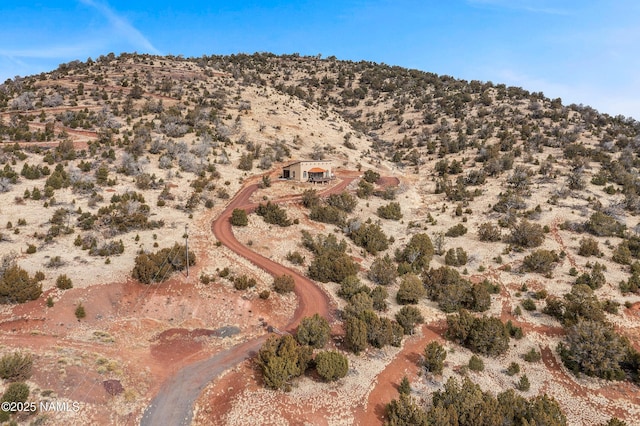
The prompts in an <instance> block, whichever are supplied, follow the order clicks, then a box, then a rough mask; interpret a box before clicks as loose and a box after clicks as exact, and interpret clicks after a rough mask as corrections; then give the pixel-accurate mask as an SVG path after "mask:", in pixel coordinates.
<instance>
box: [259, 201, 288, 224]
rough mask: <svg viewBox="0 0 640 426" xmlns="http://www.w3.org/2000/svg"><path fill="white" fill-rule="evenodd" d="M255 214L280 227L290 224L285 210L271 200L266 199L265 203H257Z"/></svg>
mask: <svg viewBox="0 0 640 426" xmlns="http://www.w3.org/2000/svg"><path fill="white" fill-rule="evenodd" d="M256 214H257V215H258V216H262V218H263V219H264V221H265V222H267V223H270V224H272V225H278V226H282V227H286V226H290V225H291V220H290V219H289V217H288V216H287V211H286V210H285V209H283V208H282V207H280V206H279V205H277V204H273V203H272V202H271V201H267V204H262V203H260V204H258V207H257V208H256Z"/></svg>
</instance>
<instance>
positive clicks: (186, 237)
mask: <svg viewBox="0 0 640 426" xmlns="http://www.w3.org/2000/svg"><path fill="white" fill-rule="evenodd" d="M184 251H185V255H186V256H185V258H186V259H187V277H189V225H185V226H184Z"/></svg>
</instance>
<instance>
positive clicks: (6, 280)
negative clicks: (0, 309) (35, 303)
mask: <svg viewBox="0 0 640 426" xmlns="http://www.w3.org/2000/svg"><path fill="white" fill-rule="evenodd" d="M0 273H1V275H0V304H9V303H24V302H27V301H29V300H35V299H37V298H38V297H40V295H41V294H42V284H40V281H42V279H44V276H42V279H40V277H39V276H38V275H41V274H36V275H35V276H34V277H30V276H29V273H28V272H27V271H25V270H24V269H22V268H21V267H19V266H18V265H17V264H15V263H13V264H11V265H9V266H8V267H7V268H6V269H4V271H0Z"/></svg>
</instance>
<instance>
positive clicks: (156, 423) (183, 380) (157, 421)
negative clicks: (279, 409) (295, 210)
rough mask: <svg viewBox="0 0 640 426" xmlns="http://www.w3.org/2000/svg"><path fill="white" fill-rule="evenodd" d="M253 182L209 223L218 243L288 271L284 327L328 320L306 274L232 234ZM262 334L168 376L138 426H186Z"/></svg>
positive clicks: (272, 269) (273, 269)
mask: <svg viewBox="0 0 640 426" xmlns="http://www.w3.org/2000/svg"><path fill="white" fill-rule="evenodd" d="M353 179H354V177H346V178H344V179H343V181H342V182H340V183H339V184H337V185H336V186H334V187H332V188H329V189H327V190H326V191H323V192H322V194H323V195H328V194H330V193H338V192H340V191H342V190H344V189H345V188H346V187H347V186H348V185H349V183H351V181H352V180H353ZM256 189H258V185H257V184H252V185H248V186H246V187H245V188H243V189H242V190H241V191H240V192H239V193H238V194H237V195H236V196H235V197H234V199H233V200H232V201H231V203H229V205H228V206H227V208H226V209H225V210H224V211H223V212H222V213H221V214H220V216H219V217H218V218H217V219H216V220H215V221H214V222H213V225H212V227H211V229H212V231H213V234H214V235H215V236H216V238H217V239H218V241H221V242H222V244H224V245H225V246H227V247H228V248H229V249H231V250H232V251H233V252H234V253H236V254H238V255H240V256H242V257H244V258H245V259H248V260H249V261H251V262H252V263H254V264H255V265H256V266H258V267H260V268H262V269H264V270H265V271H266V272H268V273H269V274H271V275H273V276H278V275H282V274H289V275H292V276H293V278H294V280H295V283H296V286H295V290H294V291H295V294H296V296H297V297H298V306H297V307H296V310H295V312H294V315H293V318H291V321H289V323H288V324H287V325H286V326H285V327H286V329H287V330H288V331H293V330H294V329H295V328H296V327H297V325H298V323H299V322H300V320H301V319H302V318H304V317H307V316H311V315H313V314H315V313H319V314H320V315H322V316H324V317H325V318H331V312H330V302H329V298H328V296H327V295H326V293H324V292H323V291H322V290H321V289H320V288H319V287H318V286H317V285H316V284H315V283H314V282H313V281H311V280H310V279H308V278H307V277H305V276H303V275H301V274H299V273H298V272H296V271H294V270H291V269H289V268H287V267H285V266H283V265H281V264H279V263H276V262H274V261H272V260H270V259H268V258H266V257H264V256H262V255H260V254H258V253H255V252H254V251H252V250H250V249H249V248H248V247H246V246H244V245H242V244H241V243H240V242H239V241H238V240H237V239H236V238H235V236H234V235H233V231H232V228H231V222H230V221H229V218H230V217H231V213H232V212H233V209H235V208H243V209H246V210H249V211H250V210H253V209H255V208H256V206H257V204H256V203H251V202H250V198H251V194H253V193H254V192H255V191H256ZM298 198H300V196H297V197H285V198H284V199H283V200H281V201H293V200H295V199H298ZM266 339H267V335H263V336H260V337H257V338H254V339H252V340H249V341H247V342H244V343H240V344H238V345H236V346H233V347H232V348H229V349H227V350H225V351H222V352H220V353H218V354H216V355H214V356H213V357H211V358H208V359H205V360H201V361H197V362H195V363H193V364H191V365H189V366H186V367H184V368H182V369H181V370H179V371H178V372H176V373H175V374H174V375H173V376H171V377H170V378H169V379H168V380H167V381H166V382H165V383H164V384H163V385H162V387H161V388H160V390H159V391H158V394H157V395H156V396H155V398H153V399H152V400H151V403H150V404H149V406H148V407H147V409H146V410H145V412H144V414H143V416H142V419H141V421H140V425H141V426H164V425H169V426H174V425H175V426H178V425H180V426H186V425H190V424H191V421H192V419H193V404H194V403H195V401H196V399H197V398H198V397H199V396H200V393H201V392H202V390H203V389H204V388H205V386H207V385H208V384H209V383H210V382H211V381H212V380H213V379H215V378H216V377H218V376H219V375H220V374H222V373H223V372H224V371H226V370H228V369H229V368H232V367H234V366H235V365H237V364H239V363H241V362H242V361H244V360H246V359H248V358H250V357H252V356H253V355H254V354H255V353H257V351H258V350H259V349H260V347H261V346H262V344H263V343H264V341H265V340H266Z"/></svg>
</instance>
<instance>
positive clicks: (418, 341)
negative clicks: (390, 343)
mask: <svg viewBox="0 0 640 426" xmlns="http://www.w3.org/2000/svg"><path fill="white" fill-rule="evenodd" d="M434 330H436V327H435V324H429V325H424V326H422V335H421V336H416V337H412V338H409V339H407V341H406V342H405V343H404V344H403V346H402V350H401V351H400V352H398V354H397V355H396V357H395V359H393V360H392V361H391V362H390V363H389V365H387V367H386V368H385V369H384V370H382V372H381V373H380V374H378V377H377V378H376V385H375V387H374V388H373V390H372V391H371V392H370V393H369V397H368V398H367V405H366V408H365V409H358V410H356V411H354V418H355V424H356V425H363V426H366V425H374V424H382V423H384V416H385V407H386V406H387V404H388V403H389V402H390V401H391V400H392V399H394V398H397V397H398V386H399V385H400V381H401V380H402V377H403V376H405V375H406V376H407V377H408V378H409V380H410V381H412V382H413V381H415V380H416V377H418V370H419V369H420V366H419V365H420V357H421V356H422V352H423V351H424V347H425V346H426V345H427V344H428V343H429V342H431V341H432V340H437V341H439V342H442V341H443V340H444V339H443V338H442V336H440V334H438V333H437V332H436V331H434Z"/></svg>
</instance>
